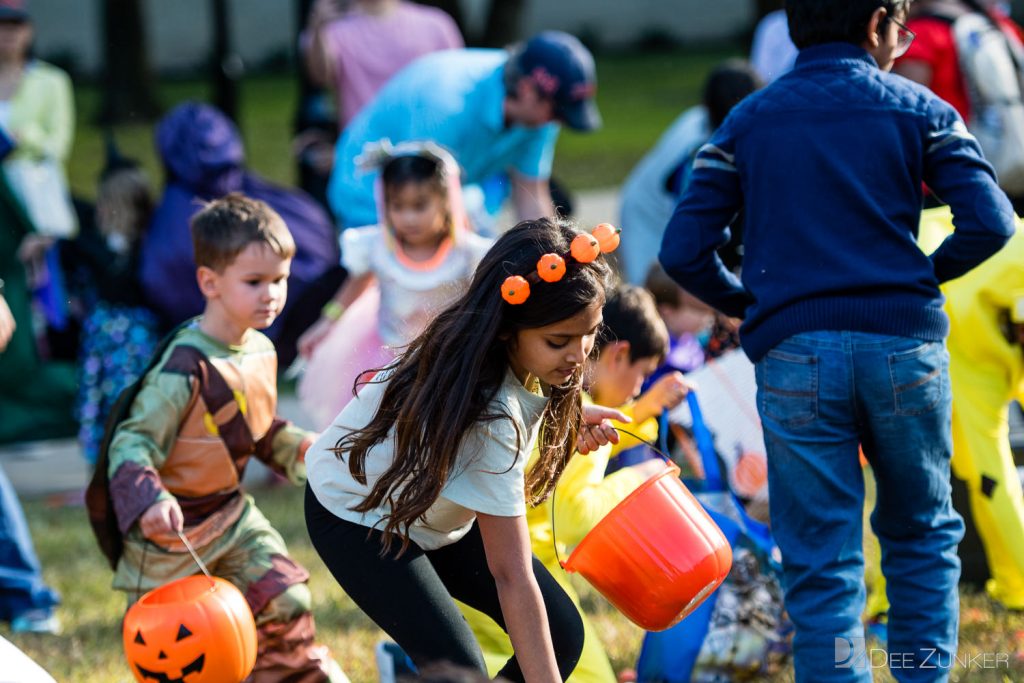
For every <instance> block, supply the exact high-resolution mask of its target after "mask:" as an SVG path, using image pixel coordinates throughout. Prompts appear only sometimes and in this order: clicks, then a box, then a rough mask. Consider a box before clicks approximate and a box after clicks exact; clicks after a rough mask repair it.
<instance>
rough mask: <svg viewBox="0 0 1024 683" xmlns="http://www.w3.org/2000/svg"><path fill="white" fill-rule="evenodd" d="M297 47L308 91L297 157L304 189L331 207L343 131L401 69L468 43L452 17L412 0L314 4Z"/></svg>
mask: <svg viewBox="0 0 1024 683" xmlns="http://www.w3.org/2000/svg"><path fill="white" fill-rule="evenodd" d="M299 43H300V52H301V54H302V61H303V66H304V67H305V69H304V72H303V76H304V80H305V81H307V90H309V92H308V93H307V96H305V97H303V100H302V105H301V107H300V108H301V111H300V112H299V119H300V121H299V123H298V129H299V134H298V136H297V137H296V139H295V152H296V155H297V156H298V158H299V169H300V175H301V177H302V181H301V184H302V187H303V189H305V190H306V191H307V192H310V194H312V195H313V196H314V197H316V198H317V200H319V201H321V202H322V203H323V204H324V206H327V198H326V192H327V181H328V179H329V177H330V174H331V167H332V166H333V165H334V144H335V142H336V141H337V136H338V133H339V132H340V131H343V130H344V129H345V126H347V125H348V122H349V121H351V120H352V118H353V117H354V116H355V115H356V114H358V113H359V111H360V110H361V109H362V108H363V107H364V106H366V104H367V103H368V102H369V101H370V100H372V99H373V97H374V96H375V95H376V94H377V91H378V90H380V89H381V87H383V85H384V84H385V83H386V82H387V81H388V79H390V78H391V76H393V75H394V74H395V73H397V72H398V71H399V70H401V69H402V67H404V66H406V65H407V64H409V63H410V62H411V61H413V60H414V59H416V58H417V57H421V56H423V55H425V54H427V53H430V52H436V51H438V50H449V49H456V48H461V47H463V46H464V43H463V40H462V34H461V33H459V28H458V26H456V25H455V21H454V20H453V19H452V18H451V17H450V16H449V15H448V14H447V13H445V12H443V11H441V10H439V9H436V8H434V7H427V6H425V5H421V4H419V3H415V2H407V1H406V0H313V2H312V3H311V6H310V11H309V16H308V20H307V23H306V29H305V30H304V31H303V33H302V35H301V36H300V39H299ZM328 91H329V92H330V93H332V94H333V96H334V98H333V99H334V101H333V102H328V101H327V94H328ZM331 105H333V107H332V106H331Z"/></svg>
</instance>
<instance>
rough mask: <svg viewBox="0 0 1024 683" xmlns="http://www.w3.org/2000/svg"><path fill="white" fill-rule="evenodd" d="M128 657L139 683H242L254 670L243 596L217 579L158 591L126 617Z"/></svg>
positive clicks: (252, 625) (252, 631)
mask: <svg viewBox="0 0 1024 683" xmlns="http://www.w3.org/2000/svg"><path fill="white" fill-rule="evenodd" d="M122 637H123V640H124V653H125V657H126V658H127V660H128V664H129V665H130V666H131V669H132V673H133V674H134V675H135V680H137V681H139V683H147V682H148V681H155V682H156V683H240V681H242V680H244V679H245V678H246V677H247V676H248V675H249V674H250V673H251V672H252V668H253V666H254V665H255V664H256V622H255V620H254V619H253V616H252V611H251V610H250V609H249V604H248V603H247V602H246V600H245V597H244V596H243V595H242V593H241V592H240V591H239V590H238V589H237V588H235V587H234V586H233V585H231V584H230V583H228V582H227V581H225V580H223V579H219V578H217V577H212V578H211V577H206V576H189V577H186V578H184V579H178V580H177V581H171V582H170V583H167V584H164V585H163V586H160V587H159V588H156V589H154V590H152V591H150V592H148V593H146V594H145V595H143V596H142V597H141V598H139V601H138V602H136V603H135V604H134V605H132V606H131V608H130V609H129V610H128V612H127V613H126V614H125V617H124V625H123V629H122Z"/></svg>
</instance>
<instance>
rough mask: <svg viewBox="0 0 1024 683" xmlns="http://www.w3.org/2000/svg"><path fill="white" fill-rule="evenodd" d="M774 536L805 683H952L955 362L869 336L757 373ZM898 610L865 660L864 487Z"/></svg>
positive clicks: (817, 347) (927, 348)
mask: <svg viewBox="0 0 1024 683" xmlns="http://www.w3.org/2000/svg"><path fill="white" fill-rule="evenodd" d="M756 372H757V387H758V389H757V403H758V412H759V413H760V415H761V422H762V425H763V427H764V439H765V446H766V448H767V453H768V484H769V492H770V496H771V520H772V532H773V534H774V536H775V539H776V541H777V543H778V545H779V549H780V550H781V551H782V561H783V570H784V584H785V591H786V608H787V609H788V611H789V614H790V616H791V617H792V619H793V623H794V625H795V626H796V634H795V639H794V643H793V647H794V663H795V667H796V680H797V682H798V683H802V682H803V681H812V680H813V681H814V682H815V683H818V682H819V681H857V682H868V681H871V668H872V666H879V665H884V664H888V665H889V666H890V669H891V670H892V673H893V675H894V676H895V677H896V679H897V680H899V681H946V680H947V679H948V674H949V669H950V668H951V666H952V665H953V664H954V658H955V653H956V646H957V630H958V625H959V595H958V593H957V581H958V579H959V576H960V562H959V560H958V558H957V555H956V547H957V544H958V543H959V541H960V538H961V536H962V535H963V521H962V519H961V518H960V516H959V515H958V514H957V513H956V512H955V511H954V510H953V506H952V504H951V502H950V484H949V471H950V470H949V459H950V454H951V452H952V439H951V434H950V430H951V422H950V420H951V412H950V410H951V402H950V401H951V396H950V388H949V355H948V354H947V352H946V348H945V345H944V344H943V343H941V342H923V341H921V340H919V339H908V338H902V337H889V336H883V335H877V334H867V333H859V332H811V333H805V334H798V335H795V336H793V337H790V338H789V339H787V340H786V341H784V342H782V343H781V344H779V345H778V346H776V347H775V348H774V349H772V350H771V351H770V352H769V353H768V354H767V355H766V356H765V357H764V358H763V359H762V360H760V361H758V363H757V366H756ZM858 445H860V446H862V447H863V449H864V454H865V456H866V457H867V459H868V461H869V462H870V463H871V466H872V468H873V470H874V472H875V477H876V479H877V481H878V501H877V504H876V506H875V510H874V512H873V514H872V515H871V526H872V528H873V529H874V531H875V533H876V534H877V535H878V539H879V541H880V543H881V547H882V571H883V573H884V574H885V577H886V580H887V584H888V596H889V601H890V602H891V605H892V606H891V611H890V613H889V648H888V655H886V654H885V653H884V652H883V651H881V650H873V649H872V650H867V651H866V650H865V646H864V628H863V625H862V623H861V613H862V611H863V609H864V600H865V589H864V553H863V535H862V534H863V522H862V520H863V509H864V478H863V474H862V472H861V466H860V463H859V458H858Z"/></svg>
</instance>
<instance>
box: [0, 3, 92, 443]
mask: <svg viewBox="0 0 1024 683" xmlns="http://www.w3.org/2000/svg"><path fill="white" fill-rule="evenodd" d="M32 37H33V28H32V23H31V19H30V17H29V14H28V11H27V10H26V8H25V3H24V2H23V0H0V158H2V159H3V171H4V172H3V174H0V175H2V178H0V279H2V280H3V281H4V283H5V294H4V296H5V298H6V302H7V305H8V306H9V308H10V311H11V313H12V315H13V318H14V320H15V322H16V324H17V326H16V327H15V328H14V331H13V334H12V336H11V338H10V340H9V342H8V344H7V348H6V351H5V352H4V353H3V354H2V355H0V415H2V416H3V419H0V443H11V442H18V441H28V440H34V439H42V438H54V437H60V436H70V435H72V434H74V432H75V422H74V419H73V417H72V408H71V406H72V401H73V398H74V393H75V368H74V364H73V363H71V362H60V361H56V360H51V359H50V358H49V357H48V356H49V352H48V350H49V344H48V343H47V341H46V338H47V333H48V331H50V329H52V328H55V327H61V326H63V325H64V324H65V323H66V320H67V317H66V310H64V308H63V307H64V306H65V297H64V296H63V295H62V294H61V291H60V289H61V288H60V281H61V272H60V268H59V259H58V258H57V252H56V249H54V248H53V245H54V241H55V235H51V234H45V233H44V232H43V230H42V228H43V226H40V225H36V224H35V223H34V222H33V220H32V218H31V217H30V214H29V212H28V211H27V210H26V204H25V200H24V197H23V196H20V195H19V194H18V193H17V191H16V190H15V187H16V184H15V183H14V181H15V179H16V174H15V172H14V171H15V167H16V166H17V165H18V164H19V163H22V162H40V163H42V162H47V163H50V164H52V165H54V166H55V167H56V172H58V173H60V174H61V175H62V174H63V165H64V162H65V160H66V159H67V156H68V153H69V152H70V150H71V142H72V137H73V134H74V100H73V97H72V90H71V81H70V79H69V78H68V75H67V74H66V73H64V72H63V71H61V70H60V69H58V68H57V67H55V66H52V65H50V64H47V63H45V62H42V61H39V60H37V59H33V58H32V57H31V45H32ZM22 165H23V163H22ZM65 200H66V198H65V197H58V196H55V197H53V202H54V203H56V202H60V201H65Z"/></svg>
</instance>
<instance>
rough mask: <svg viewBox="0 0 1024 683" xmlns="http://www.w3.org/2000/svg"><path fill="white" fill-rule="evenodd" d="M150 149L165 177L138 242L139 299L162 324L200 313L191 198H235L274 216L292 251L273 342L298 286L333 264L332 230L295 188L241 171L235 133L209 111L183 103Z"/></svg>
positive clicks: (335, 258)
mask: <svg viewBox="0 0 1024 683" xmlns="http://www.w3.org/2000/svg"><path fill="white" fill-rule="evenodd" d="M156 145H157V151H158V152H159V154H160V158H161V159H162V160H163V163H164V168H165V169H166V171H167V187H166V188H165V189H164V195H163V197H162V198H161V200H160V204H159V206H157V208H156V211H155V212H154V214H153V220H152V222H151V224H150V226H149V230H148V231H147V233H146V235H145V237H144V239H143V243H142V252H141V273H140V280H141V282H142V287H143V290H144V293H145V295H146V299H147V301H148V302H149V304H150V305H151V306H152V307H153V309H154V310H155V311H156V312H157V313H158V314H159V315H160V317H161V319H162V320H163V322H164V324H165V325H167V326H173V325H176V324H178V323H180V322H182V321H184V320H187V319H188V318H191V317H192V316H195V315H199V314H200V313H201V312H202V311H203V304H204V302H203V296H202V294H201V293H200V292H199V286H198V285H197V284H196V274H195V271H196V265H195V261H194V258H193V254H192V236H191V232H190V230H189V220H190V219H191V218H192V215H193V214H195V213H196V212H198V211H199V209H200V206H201V205H200V201H199V200H203V201H208V200H211V199H216V198H217V197H222V196H224V195H225V194H227V193H229V192H243V193H245V194H246V195H248V196H250V197H254V198H256V199H262V200H263V201H265V202H266V203H267V204H269V205H270V206H271V207H272V208H273V209H274V210H275V211H277V212H278V213H279V214H281V217H282V218H283V219H284V221H285V223H286V224H287V225H288V229H289V230H290V231H291V233H292V237H293V238H294V239H295V244H296V247H297V252H296V255H295V259H294V260H293V261H292V268H291V275H290V276H289V278H288V303H287V305H286V306H285V311H284V312H282V314H281V315H280V316H279V317H278V319H277V321H276V322H275V323H274V325H273V326H271V327H270V329H269V330H266V332H267V334H268V335H269V336H270V337H271V339H274V340H275V341H276V339H277V337H279V336H280V334H281V323H282V321H284V320H286V319H287V311H288V310H289V309H290V308H291V306H292V305H293V304H294V303H295V302H296V301H298V300H299V299H300V298H301V297H302V294H303V292H304V291H305V289H306V287H307V286H308V285H309V284H310V283H311V282H313V281H314V280H316V279H317V278H319V277H320V276H321V275H323V274H324V273H325V272H326V271H327V270H329V269H330V268H332V267H334V266H337V265H338V261H339V252H338V237H337V231H336V230H335V228H334V225H333V224H332V223H331V220H330V218H329V217H328V216H327V213H326V212H325V211H324V210H323V209H322V208H321V207H320V205H319V204H317V203H316V201H315V200H314V199H313V198H312V197H310V196H309V195H307V194H306V193H304V192H302V191H301V190H294V189H287V188H283V187H278V186H276V185H272V184H270V183H269V182H267V181H266V180H263V179H262V178H260V177H258V176H256V175H255V174H253V173H250V172H248V171H246V170H245V150H244V149H243V148H242V139H241V136H240V135H239V133H238V129H237V128H235V125H234V124H233V123H232V122H231V120H230V119H228V118H227V117H226V116H225V115H224V114H222V113H221V112H220V111H219V110H218V109H216V108H214V107H212V106H210V105H207V104H202V103H197V102H189V103H185V104H182V105H179V106H178V107H175V108H174V109H173V110H172V111H171V112H170V113H169V114H167V116H165V117H164V119H163V120H162V121H161V122H160V124H159V125H158V127H157V131H156Z"/></svg>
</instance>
